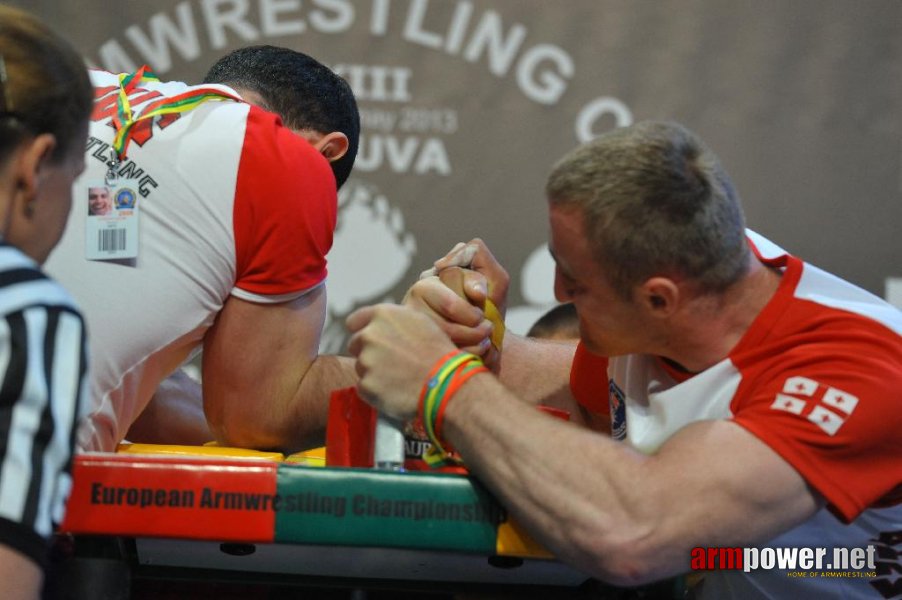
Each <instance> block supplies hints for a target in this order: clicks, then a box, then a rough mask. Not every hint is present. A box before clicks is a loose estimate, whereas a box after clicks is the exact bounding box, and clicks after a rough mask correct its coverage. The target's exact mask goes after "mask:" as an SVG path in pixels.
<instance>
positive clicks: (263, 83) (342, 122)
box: [204, 46, 360, 187]
mask: <svg viewBox="0 0 902 600" xmlns="http://www.w3.org/2000/svg"><path fill="white" fill-rule="evenodd" d="M204 83H221V84H224V85H228V86H230V87H234V88H240V89H245V90H249V91H252V92H256V93H257V94H259V95H260V97H261V98H262V99H263V102H264V103H265V104H264V106H263V108H265V109H266V110H269V111H270V112H274V113H276V114H277V115H279V116H280V117H281V118H282V121H283V122H284V123H285V125H286V126H288V127H290V128H292V129H312V130H314V131H317V132H320V133H324V134H326V133H331V132H333V131H339V132H341V133H344V134H345V135H346V136H348V151H347V153H346V154H345V155H344V156H343V157H341V158H340V159H338V160H336V161H334V162H332V163H331V165H332V171H333V173H335V180H336V183H337V184H338V187H341V186H342V184H343V183H344V182H345V181H346V180H347V179H348V176H349V175H350V174H351V167H353V166H354V159H355V158H356V157H357V147H358V145H359V141H360V114H359V112H358V110H357V101H356V100H355V99H354V94H353V92H352V91H351V86H350V85H348V82H347V81H345V80H344V79H342V78H341V77H340V76H339V75H337V74H336V73H335V72H334V71H332V69H330V68H329V67H327V66H325V65H323V64H322V63H320V62H319V61H317V60H316V59H314V58H311V57H310V56H307V55H306V54H304V53H303V52H298V51H296V50H291V49H289V48H279V47H276V46H248V47H246V48H240V49H238V50H235V51H234V52H232V53H230V54H228V55H226V56H224V57H222V58H221V59H219V60H218V61H217V62H216V64H215V65H213V67H211V68H210V70H209V72H207V75H206V76H205V77H204Z"/></svg>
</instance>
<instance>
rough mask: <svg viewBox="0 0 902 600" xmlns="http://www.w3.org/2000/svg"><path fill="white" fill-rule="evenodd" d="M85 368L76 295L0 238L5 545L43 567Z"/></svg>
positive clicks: (0, 521) (65, 483) (0, 469)
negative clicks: (69, 292)
mask: <svg viewBox="0 0 902 600" xmlns="http://www.w3.org/2000/svg"><path fill="white" fill-rule="evenodd" d="M86 371H87V353H86V348H85V328H84V322H83V320H82V317H81V315H80V314H79V312H78V309H77V308H76V306H75V303H74V302H73V300H72V298H71V296H69V294H68V293H67V292H66V291H65V290H64V289H63V288H62V287H61V286H60V285H59V284H58V283H56V282H55V281H53V280H52V279H49V278H48V277H47V276H46V275H45V274H44V273H43V272H42V271H41V270H40V269H39V267H38V266H37V264H36V263H35V262H34V261H33V260H31V259H30V258H28V257H26V256H25V255H24V254H22V253H21V252H20V251H19V250H17V249H16V248H14V247H12V246H10V245H8V244H6V243H5V242H2V241H0V544H3V545H6V546H9V547H11V548H13V549H15V550H18V551H19V552H21V553H23V554H24V555H26V556H28V557H30V558H32V559H33V560H35V561H36V562H37V563H38V564H43V563H44V559H45V556H46V551H47V540H48V539H49V537H50V535H51V533H52V532H53V527H54V524H55V523H59V522H60V521H61V520H62V516H63V510H64V507H65V501H66V498H67V496H68V494H69V490H70V489H71V485H72V479H71V461H72V451H73V445H74V439H75V438H74V436H75V429H76V426H77V424H78V421H79V420H80V418H81V416H82V412H83V411H84V410H85V401H84V400H83V399H85V398H87V388H86V387H85V386H86V385H87V384H86V381H87V378H86Z"/></svg>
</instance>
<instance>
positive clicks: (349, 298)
mask: <svg viewBox="0 0 902 600" xmlns="http://www.w3.org/2000/svg"><path fill="white" fill-rule="evenodd" d="M13 4H18V5H20V6H22V7H24V8H28V9H29V10H31V11H33V12H36V13H37V14H39V15H40V16H41V17H43V18H44V19H45V20H46V21H48V22H49V23H50V24H51V25H53V26H54V27H55V28H57V29H58V30H59V31H61V32H62V33H64V34H65V35H66V36H67V37H68V38H69V39H70V40H72V41H73V42H74V43H75V45H76V46H77V48H78V49H79V50H80V51H81V52H83V53H84V56H85V58H86V60H87V61H88V62H89V63H91V64H93V65H96V66H99V67H103V68H107V69H111V70H131V69H133V68H135V67H136V66H139V65H141V64H143V63H147V64H149V65H150V66H151V67H152V68H153V69H155V70H156V71H157V73H158V74H160V75H161V76H163V77H164V78H169V79H182V80H187V81H192V82H194V81H199V79H200V78H201V77H202V75H203V73H204V72H205V71H206V69H207V67H208V66H209V65H210V64H211V63H212V62H213V61H214V60H215V59H216V58H217V57H219V56H220V55H222V54H224V53H226V52H228V51H229V50H232V49H234V48H237V47H239V46H243V45H248V44H259V43H267V44H276V45H284V46H289V47H292V48H295V49H298V50H301V51H304V52H307V53H309V54H312V55H313V56H315V57H317V58H319V59H320V60H322V61H323V62H325V63H327V64H329V65H331V66H333V67H334V68H336V69H338V70H340V71H341V72H343V73H344V74H345V75H346V77H347V78H348V79H349V80H350V81H351V83H352V85H353V87H354V88H355V91H356V92H357V94H358V97H359V100H360V107H361V110H362V113H363V117H364V138H365V139H364V140H363V144H362V148H361V155H360V159H359V161H358V167H357V170H356V174H355V175H354V176H353V178H352V181H351V182H349V184H348V185H347V186H346V189H345V190H343V193H342V196H341V213H340V223H339V229H338V232H337V236H336V246H335V250H334V252H333V255H332V257H331V258H332V261H331V266H330V286H331V287H330V295H331V298H332V300H331V302H330V311H331V313H332V315H331V316H332V320H331V324H330V334H329V336H328V338H327V340H326V345H327V346H332V348H330V349H337V348H339V347H340V346H341V343H342V330H341V327H340V321H341V320H342V319H343V316H344V315H346V314H347V313H348V312H350V310H352V309H353V307H355V306H357V305H360V304H364V303H371V302H374V301H379V300H383V299H398V298H400V296H401V294H402V293H403V291H404V289H406V287H407V286H408V285H409V283H410V282H411V281H412V280H413V278H414V277H415V276H416V274H417V273H418V272H419V271H420V270H422V269H423V268H425V267H427V266H428V265H429V264H430V262H431V261H432V260H433V259H434V258H435V257H437V256H439V255H441V254H442V253H444V251H445V250H446V249H447V248H449V247H450V246H451V245H453V244H454V242H456V241H458V240H466V239H469V238H470V237H473V236H476V235H479V236H481V237H483V238H485V239H486V240H487V241H488V243H489V244H490V246H491V247H492V248H493V249H494V250H495V252H496V254H497V256H498V257H499V258H500V259H501V260H502V262H503V264H505V266H507V268H508V269H509V271H510V272H511V275H512V277H513V279H514V283H515V285H514V287H513V290H512V296H511V306H512V310H511V314H510V319H511V325H512V327H513V328H514V329H519V330H522V329H523V328H524V327H526V326H528V324H529V323H530V322H531V320H532V319H533V318H534V317H535V316H537V315H538V314H539V313H540V312H541V311H542V310H544V308H545V307H546V306H547V305H549V304H551V303H553V298H552V296H551V290H550V281H551V279H550V272H549V268H550V267H549V265H550V262H549V260H548V259H547V257H546V256H545V253H544V250H543V244H544V241H545V236H546V223H545V205H544V198H543V195H542V188H543V184H544V178H545V176H546V174H547V172H548V170H549V168H550V166H551V164H552V163H553V162H554V160H556V159H557V158H558V157H560V156H561V155H562V154H563V153H565V152H566V151H567V150H569V149H571V148H572V147H574V146H575V145H577V144H578V143H580V142H581V141H584V140H586V139H589V138H590V137H592V136H593V135H597V134H598V133H600V132H602V131H605V130H607V129H610V128H612V127H615V126H617V125H621V124H628V123H630V122H632V121H636V120H642V119H650V118H655V119H658V118H667V119H675V120H677V121H680V122H682V123H684V124H686V125H687V126H689V127H690V128H691V129H694V130H695V131H697V132H698V133H700V134H701V135H702V137H704V138H705V139H706V140H707V141H708V142H709V144H710V145H711V147H712V148H713V149H714V150H715V152H717V153H718V154H719V155H720V157H721V158H722V160H723V162H724V164H725V165H726V167H727V169H728V171H729V172H730V173H731V174H732V176H733V178H734V180H735V182H736V184H737V187H738V189H739V191H740V194H741V196H742V198H743V201H744V206H745V211H746V216H747V219H748V222H749V225H750V226H751V227H752V228H754V229H756V230H758V231H759V232H761V233H763V234H764V235H766V236H768V237H770V238H771V239H773V240H774V241H776V242H778V243H779V244H781V245H783V246H784V247H785V248H787V249H788V250H790V251H792V252H793V253H795V254H797V255H799V256H801V257H802V258H804V259H806V260H809V261H811V262H813V263H815V264H817V265H819V266H821V267H823V268H825V269H827V270H830V271H832V272H834V273H836V274H838V275H840V276H841V277H844V278H846V279H849V280H851V281H853V282H854V283H857V284H859V285H861V286H862V287H864V288H866V289H868V290H870V291H872V292H874V293H876V294H878V295H884V293H885V285H886V280H887V278H890V277H902V241H900V237H902V236H900V233H902V232H900V223H902V136H900V130H902V118H900V117H902V2H899V1H898V0H868V1H853V0H792V1H787V0H757V1H755V2H739V1H724V0H656V1H651V0H647V1H633V0H568V1H567V2H554V3H553V2H548V1H541V0H534V1H526V0H481V1H477V0H367V1H362V2H350V1H346V0H259V1H255V0H182V1H175V0H162V1H156V2H136V1H127V0H126V1H120V2H110V1H109V0H107V1H101V0H78V2H73V1H70V2H62V1H61V0H54V1H51V0H39V1H35V0H28V1H19V2H13Z"/></svg>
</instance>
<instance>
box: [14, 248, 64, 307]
mask: <svg viewBox="0 0 902 600" xmlns="http://www.w3.org/2000/svg"><path fill="white" fill-rule="evenodd" d="M36 306H44V307H58V308H60V309H63V310H68V311H71V312H74V313H76V314H79V315H80V311H79V310H78V307H77V306H76V304H75V300H74V299H73V298H72V296H71V295H70V294H69V292H67V291H66V290H65V289H64V288H63V286H61V285H60V284H59V283H57V282H56V281H55V280H54V279H52V278H51V277H49V276H48V275H47V274H46V273H45V272H44V271H43V270H41V268H40V266H39V265H38V264H37V263H36V262H35V261H34V260H32V259H31V258H29V257H28V256H26V255H25V254H23V253H22V252H21V251H20V250H18V249H17V248H15V247H13V246H10V245H9V244H6V243H2V242H0V315H9V314H11V313H15V312H19V311H22V310H25V309H27V308H32V307H36Z"/></svg>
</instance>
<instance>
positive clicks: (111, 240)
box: [97, 229, 125, 252]
mask: <svg viewBox="0 0 902 600" xmlns="http://www.w3.org/2000/svg"><path fill="white" fill-rule="evenodd" d="M97 248H98V249H99V250H100V251H101V252H120V251H122V250H125V229H102V230H100V231H98V232H97Z"/></svg>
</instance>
